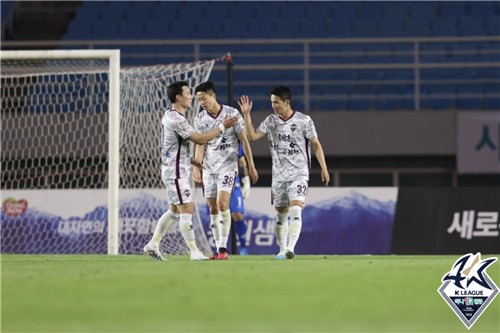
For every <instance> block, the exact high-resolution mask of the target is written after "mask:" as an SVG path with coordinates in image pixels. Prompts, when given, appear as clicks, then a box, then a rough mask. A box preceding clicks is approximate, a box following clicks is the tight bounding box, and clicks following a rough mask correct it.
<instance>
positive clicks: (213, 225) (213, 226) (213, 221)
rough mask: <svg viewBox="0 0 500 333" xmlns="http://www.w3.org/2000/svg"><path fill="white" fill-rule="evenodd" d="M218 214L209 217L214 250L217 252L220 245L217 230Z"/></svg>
mask: <svg viewBox="0 0 500 333" xmlns="http://www.w3.org/2000/svg"><path fill="white" fill-rule="evenodd" d="M219 221H220V218H219V214H217V215H210V228H211V229H212V235H213V236H214V242H215V248H216V249H217V250H219V244H220V229H221V228H219Z"/></svg>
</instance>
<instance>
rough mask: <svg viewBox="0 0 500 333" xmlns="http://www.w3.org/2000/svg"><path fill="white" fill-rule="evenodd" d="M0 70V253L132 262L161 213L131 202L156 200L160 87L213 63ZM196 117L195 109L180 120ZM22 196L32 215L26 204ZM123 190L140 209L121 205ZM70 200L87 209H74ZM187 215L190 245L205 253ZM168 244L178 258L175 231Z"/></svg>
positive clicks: (63, 60)
mask: <svg viewBox="0 0 500 333" xmlns="http://www.w3.org/2000/svg"><path fill="white" fill-rule="evenodd" d="M0 61H1V66H0V74H1V75H0V77H1V97H2V101H1V107H2V110H1V114H0V115H1V146H2V147H1V148H2V149H1V166H2V167H1V169H2V187H1V189H2V231H1V232H2V249H1V251H2V252H4V253H108V254H129V253H132V254H134V253H135V254H137V253H140V252H141V251H142V246H144V244H145V243H146V242H147V240H148V238H149V237H151V234H152V231H153V230H154V226H155V225H156V220H157V219H158V218H159V216H161V209H166V207H165V205H166V201H164V200H162V199H157V198H158V196H157V197H156V198H152V197H151V196H150V195H149V194H148V193H146V194H144V195H143V194H142V193H139V192H141V191H146V192H147V191H148V190H154V191H158V190H159V191H161V193H162V194H163V192H164V188H163V184H162V183H161V177H160V176H159V170H160V164H159V160H160V139H159V138H160V132H159V128H160V125H161V117H162V115H163V112H162V110H166V108H167V107H168V106H169V101H168V97H167V96H166V87H167V85H168V84H170V83H171V82H173V81H177V80H185V81H188V82H189V84H190V87H194V86H195V85H197V84H199V83H201V82H203V81H206V80H208V78H209V75H210V73H211V71H212V68H213V66H214V63H215V60H214V59H212V60H208V61H198V62H193V63H182V64H169V65H156V66H140V67H130V68H121V67H120V51H119V50H55V51H54V50H50V51H0ZM197 110H199V105H198V103H197V102H196V101H195V103H194V105H193V107H192V108H191V109H190V110H188V113H187V116H188V119H189V120H192V119H193V118H194V116H195V112H196V111H197ZM102 189H105V190H106V191H102ZM29 191H32V192H37V193H36V195H38V197H37V198H36V200H38V201H37V202H41V203H40V204H39V206H37V207H33V206H30V204H31V202H30V203H29V204H28V203H27V202H26V200H25V199H24V196H25V194H26V193H28V192H29ZM130 191H132V192H133V194H134V195H135V196H136V197H134V198H133V200H131V201H134V202H133V204H134V205H136V206H139V208H140V209H139V208H137V207H136V206H131V204H130V202H128V203H127V202H125V203H123V202H122V201H123V200H122V198H121V197H122V196H124V197H126V196H127V193H128V192H130ZM134 191H135V192H134ZM38 192H42V194H40V193H38ZM46 192H49V193H50V194H49V195H47V194H45V193H46ZM75 192H78V193H79V194H81V193H82V192H83V194H85V195H86V197H85V201H91V202H94V201H95V202H96V204H95V209H93V210H92V211H85V210H84V208H82V207H80V206H81V203H82V202H80V200H81V199H79V198H77V199H74V197H72V195H73V194H74V193H75ZM30 193H31V192H30ZM102 193H105V198H97V197H99V196H102V195H103V194H102ZM137 193H139V194H137ZM36 195H35V197H36ZM52 195H55V196H57V197H58V198H59V199H58V200H62V201H63V203H61V205H60V206H61V207H62V208H61V212H62V213H60V214H59V213H57V214H53V213H50V212H47V211H44V209H45V206H44V205H45V203H46V201H47V199H49V198H47V196H52ZM9 196H12V197H9ZM162 196H164V194H163V195H162ZM61 198H62V199H61ZM151 198H152V199H151ZM36 200H35V199H33V200H32V202H35V201H36ZM99 200H101V201H102V202H104V206H105V207H102V206H99V204H98V202H100V201H99ZM127 204H129V206H127ZM66 206H68V207H66ZM144 207H147V210H145V208H144ZM159 207H160V208H159ZM78 210H82V211H81V212H78V213H74V211H78ZM104 211H105V212H106V214H104V213H103V212H104ZM23 214H24V215H23ZM58 214H59V215H58ZM65 214H66V215H67V216H66V215H65ZM78 214H80V215H78ZM56 215H57V216H56ZM104 215H106V216H105V217H103V216H104ZM196 216H197V217H196V218H197V220H198V221H197V225H196V226H195V234H196V237H197V240H198V241H200V242H201V244H200V248H201V249H202V250H205V251H209V250H210V245H209V242H208V240H207V236H206V234H205V232H204V230H203V228H202V226H201V221H200V217H199V212H198V211H197V214H196ZM131 220H133V221H131ZM131 223H132V224H133V225H132V226H131ZM172 229H174V228H172ZM168 238H169V241H168V244H166V245H165V247H164V248H162V250H164V251H165V252H167V253H186V251H187V247H186V246H185V244H184V243H183V241H182V236H181V234H180V232H179V231H178V230H177V231H176V230H172V231H171V232H170V233H169V236H168ZM170 238H172V240H170ZM164 243H165V242H164Z"/></svg>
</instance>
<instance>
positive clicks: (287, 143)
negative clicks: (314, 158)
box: [257, 111, 318, 181]
mask: <svg viewBox="0 0 500 333" xmlns="http://www.w3.org/2000/svg"><path fill="white" fill-rule="evenodd" d="M257 132H260V133H264V134H266V135H267V139H268V142H269V149H270V150H271V157H272V161H273V171H272V172H273V180H275V181H289V180H291V179H295V180H298V179H301V180H309V170H310V168H311V141H310V140H312V139H315V138H317V137H318V134H317V133H316V128H315V127H314V123H313V121H312V120H311V117H309V116H308V115H305V114H303V113H300V112H296V111H293V113H292V115H291V117H290V118H289V119H287V120H283V119H282V118H280V116H278V115H276V114H272V115H269V116H268V117H267V118H266V119H265V120H264V121H263V122H262V123H261V124H260V126H259V127H258V128H257Z"/></svg>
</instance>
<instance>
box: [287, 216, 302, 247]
mask: <svg viewBox="0 0 500 333" xmlns="http://www.w3.org/2000/svg"><path fill="white" fill-rule="evenodd" d="M301 229H302V208H301V207H299V206H292V207H290V230H289V232H288V246H287V249H288V250H290V251H292V252H295V244H297V241H298V240H299V236H300V230H301Z"/></svg>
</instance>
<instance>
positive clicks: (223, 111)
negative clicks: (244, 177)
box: [193, 81, 259, 260]
mask: <svg viewBox="0 0 500 333" xmlns="http://www.w3.org/2000/svg"><path fill="white" fill-rule="evenodd" d="M195 93H196V98H197V99H198V101H199V102H200V104H201V106H202V107H203V110H202V111H201V112H200V113H199V114H198V115H197V116H196V118H195V120H194V127H195V128H196V129H197V130H198V131H200V132H202V133H204V132H206V131H210V130H212V129H213V128H216V127H217V126H219V124H220V123H221V121H222V119H224V118H225V117H236V118H238V122H237V123H236V125H234V127H233V128H231V129H229V130H226V131H223V132H222V133H221V135H218V136H217V137H216V138H214V139H212V140H210V141H209V142H208V143H207V144H205V145H197V146H196V153H195V158H196V159H197V160H203V172H200V171H199V170H197V169H195V170H194V172H193V177H194V179H195V181H197V182H201V181H203V192H204V195H205V198H206V199H207V204H208V207H209V209H210V227H211V228H212V233H213V235H214V240H215V243H216V244H215V246H216V248H217V254H216V255H215V256H213V257H212V258H211V259H217V260H225V259H227V258H228V253H227V241H228V237H229V231H230V229H231V211H230V209H229V199H230V198H231V192H232V190H233V188H234V183H235V180H236V176H237V174H238V151H239V144H240V142H241V145H242V147H243V151H244V153H245V156H246V159H247V162H248V171H249V176H250V181H251V182H252V184H255V182H256V181H257V179H258V178H259V175H258V173H257V170H256V169H255V164H254V162H253V155H252V149H251V148H250V143H249V142H248V138H247V135H246V132H245V122H244V120H243V117H241V115H240V113H239V112H238V110H236V109H235V108H233V107H230V106H227V105H222V104H219V103H218V102H217V92H216V90H215V86H214V84H213V83H212V82H211V81H207V82H204V83H202V84H200V85H198V86H197V87H196V89H195Z"/></svg>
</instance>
